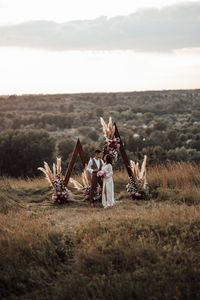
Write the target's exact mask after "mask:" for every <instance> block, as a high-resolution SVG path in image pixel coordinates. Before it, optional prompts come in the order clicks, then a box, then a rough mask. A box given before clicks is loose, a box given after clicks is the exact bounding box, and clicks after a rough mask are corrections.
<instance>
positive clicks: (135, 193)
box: [126, 176, 145, 199]
mask: <svg viewBox="0 0 200 300" xmlns="http://www.w3.org/2000/svg"><path fill="white" fill-rule="evenodd" d="M126 190H127V192H128V193H129V195H130V197H131V198H132V199H144V198H145V191H143V190H142V189H141V188H140V187H139V186H137V185H136V183H135V181H134V179H133V177H132V176H131V177H130V183H128V184H127V185H126Z"/></svg>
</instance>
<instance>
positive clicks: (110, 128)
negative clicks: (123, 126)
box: [100, 117, 115, 139]
mask: <svg viewBox="0 0 200 300" xmlns="http://www.w3.org/2000/svg"><path fill="white" fill-rule="evenodd" d="M100 121H101V125H102V128H103V133H104V136H105V138H106V139H112V138H113V137H114V135H115V125H114V124H113V121H112V117H110V118H109V122H108V125H107V124H106V123H105V121H104V119H103V118H102V117H101V118H100Z"/></svg>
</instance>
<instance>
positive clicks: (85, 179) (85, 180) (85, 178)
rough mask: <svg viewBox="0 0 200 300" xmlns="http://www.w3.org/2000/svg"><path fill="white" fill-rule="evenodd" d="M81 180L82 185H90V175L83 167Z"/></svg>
mask: <svg viewBox="0 0 200 300" xmlns="http://www.w3.org/2000/svg"><path fill="white" fill-rule="evenodd" d="M82 180H83V184H84V186H90V185H91V175H90V173H89V172H88V171H87V169H86V168H85V169H84V171H83V173H82Z"/></svg>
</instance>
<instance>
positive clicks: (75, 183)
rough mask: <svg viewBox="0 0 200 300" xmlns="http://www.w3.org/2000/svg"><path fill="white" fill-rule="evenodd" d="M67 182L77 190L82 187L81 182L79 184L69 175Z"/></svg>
mask: <svg viewBox="0 0 200 300" xmlns="http://www.w3.org/2000/svg"><path fill="white" fill-rule="evenodd" d="M69 182H71V183H73V185H74V187H75V189H77V190H78V191H80V190H82V189H83V186H82V184H80V183H79V182H78V181H77V180H75V179H73V178H71V177H70V179H69Z"/></svg>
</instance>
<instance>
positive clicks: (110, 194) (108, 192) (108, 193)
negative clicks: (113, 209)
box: [102, 164, 115, 208]
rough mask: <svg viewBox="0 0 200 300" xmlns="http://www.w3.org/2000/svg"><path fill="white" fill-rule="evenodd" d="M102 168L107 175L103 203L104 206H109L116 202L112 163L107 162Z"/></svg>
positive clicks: (104, 181) (104, 183)
mask: <svg viewBox="0 0 200 300" xmlns="http://www.w3.org/2000/svg"><path fill="white" fill-rule="evenodd" d="M102 170H103V171H105V172H106V177H104V178H103V191H102V204H103V207H104V208H107V207H109V206H113V205H114V204H115V199H114V183H113V178H112V175H113V168H112V165H111V164H105V165H104V166H103V167H102Z"/></svg>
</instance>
